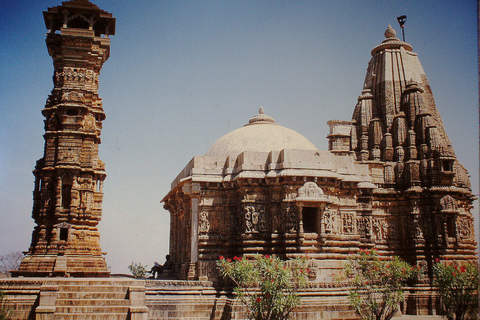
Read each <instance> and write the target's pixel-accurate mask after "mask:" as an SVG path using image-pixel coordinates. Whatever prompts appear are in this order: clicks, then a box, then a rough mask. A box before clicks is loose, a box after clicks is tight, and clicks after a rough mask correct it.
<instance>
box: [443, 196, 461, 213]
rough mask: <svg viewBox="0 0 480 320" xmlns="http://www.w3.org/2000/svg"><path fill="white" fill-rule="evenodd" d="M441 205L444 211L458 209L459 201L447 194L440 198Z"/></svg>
mask: <svg viewBox="0 0 480 320" xmlns="http://www.w3.org/2000/svg"><path fill="white" fill-rule="evenodd" d="M440 206H441V208H442V212H452V211H456V210H457V209H458V206H457V201H455V199H453V198H452V197H451V196H449V195H446V196H444V197H442V198H441V199H440Z"/></svg>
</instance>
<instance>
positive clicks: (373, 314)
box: [339, 249, 420, 320]
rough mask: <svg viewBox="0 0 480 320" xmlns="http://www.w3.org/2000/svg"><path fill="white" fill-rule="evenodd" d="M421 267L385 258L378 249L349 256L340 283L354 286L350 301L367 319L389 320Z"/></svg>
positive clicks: (361, 315) (351, 289) (398, 259)
mask: <svg viewBox="0 0 480 320" xmlns="http://www.w3.org/2000/svg"><path fill="white" fill-rule="evenodd" d="M419 269H420V268H417V267H412V266H410V265H409V264H408V263H407V262H405V261H402V260H401V259H400V258H398V257H396V256H394V257H392V258H386V257H382V256H381V255H380V254H379V253H378V252H377V250H375V249H372V250H360V252H359V253H358V254H352V255H350V256H349V258H348V261H347V263H346V264H345V265H344V268H343V275H342V276H341V277H340V278H339V280H340V281H345V280H346V281H347V283H348V284H349V285H350V289H349V302H350V304H351V305H352V306H353V307H354V308H355V310H356V311H357V312H358V314H359V315H360V317H361V318H362V319H365V320H389V319H391V318H392V317H393V316H394V315H395V313H396V312H397V311H398V305H399V302H400V301H402V300H403V288H404V285H405V282H406V281H407V280H408V279H411V278H415V277H416V276H418V274H419V273H420V270H419Z"/></svg>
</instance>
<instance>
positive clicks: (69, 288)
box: [58, 285, 128, 292]
mask: <svg viewBox="0 0 480 320" xmlns="http://www.w3.org/2000/svg"><path fill="white" fill-rule="evenodd" d="M127 290H128V287H123V286H104V285H59V286H58V292H78V291H83V292H127Z"/></svg>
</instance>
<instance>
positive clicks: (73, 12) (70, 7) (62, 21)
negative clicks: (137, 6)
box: [43, 0, 115, 36]
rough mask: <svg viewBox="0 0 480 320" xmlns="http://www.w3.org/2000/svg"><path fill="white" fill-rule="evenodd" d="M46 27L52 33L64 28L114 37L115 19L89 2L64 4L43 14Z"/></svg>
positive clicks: (86, 0)
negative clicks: (87, 30) (85, 30)
mask: <svg viewBox="0 0 480 320" xmlns="http://www.w3.org/2000/svg"><path fill="white" fill-rule="evenodd" d="M43 17H44V19H45V26H46V27H47V29H49V30H50V32H55V31H57V30H61V29H62V28H80V29H89V30H94V31H95V34H96V35H101V34H104V35H107V36H108V35H114V34H115V18H114V17H113V16H112V14H111V13H108V12H107V11H104V10H102V9H100V8H99V7H97V6H96V5H95V4H93V3H91V2H90V1H88V0H71V1H65V2H62V5H61V6H56V7H51V8H48V10H47V11H44V12H43Z"/></svg>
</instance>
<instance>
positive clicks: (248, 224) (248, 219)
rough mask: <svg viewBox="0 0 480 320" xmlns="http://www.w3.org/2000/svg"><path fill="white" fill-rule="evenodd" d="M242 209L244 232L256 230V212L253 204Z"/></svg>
mask: <svg viewBox="0 0 480 320" xmlns="http://www.w3.org/2000/svg"><path fill="white" fill-rule="evenodd" d="M243 211H244V218H245V233H253V232H258V230H257V224H258V212H257V211H256V210H255V207H254V206H246V207H245V209H244V210H243Z"/></svg>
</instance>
